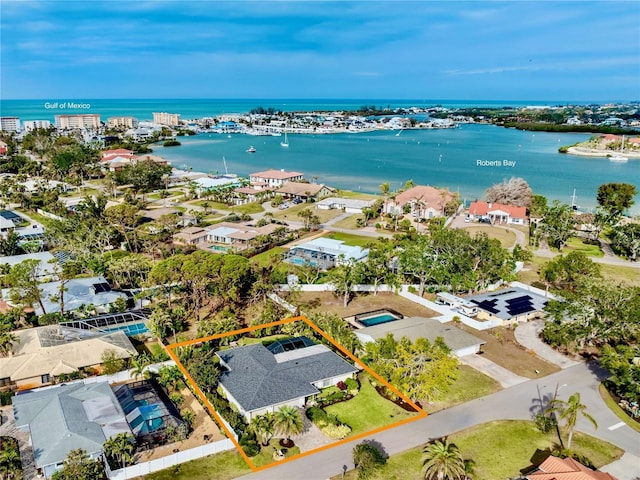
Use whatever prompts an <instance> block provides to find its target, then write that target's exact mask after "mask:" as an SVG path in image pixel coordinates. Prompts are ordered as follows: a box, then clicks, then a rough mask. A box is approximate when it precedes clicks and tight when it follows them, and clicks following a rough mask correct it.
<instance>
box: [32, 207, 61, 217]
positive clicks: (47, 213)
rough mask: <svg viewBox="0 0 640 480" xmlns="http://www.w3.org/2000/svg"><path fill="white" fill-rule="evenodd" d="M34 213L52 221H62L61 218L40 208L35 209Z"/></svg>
mask: <svg viewBox="0 0 640 480" xmlns="http://www.w3.org/2000/svg"><path fill="white" fill-rule="evenodd" d="M36 212H37V213H39V214H40V215H42V216H43V217H47V218H51V219H52V220H62V217H59V216H58V215H54V214H53V213H49V212H46V211H44V210H42V209H40V208H38V209H36Z"/></svg>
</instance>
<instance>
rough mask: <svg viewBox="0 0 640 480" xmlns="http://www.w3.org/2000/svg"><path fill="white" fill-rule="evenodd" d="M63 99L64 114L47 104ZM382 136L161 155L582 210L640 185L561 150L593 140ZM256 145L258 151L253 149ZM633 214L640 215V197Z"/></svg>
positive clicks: (23, 111) (204, 147)
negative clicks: (517, 191)
mask: <svg viewBox="0 0 640 480" xmlns="http://www.w3.org/2000/svg"><path fill="white" fill-rule="evenodd" d="M70 101H73V102H76V103H84V104H87V105H89V106H90V108H87V109H76V110H68V109H67V108H64V109H62V108H60V105H61V104H63V103H65V104H68V102H70ZM55 102H58V107H57V108H47V107H46V105H47V103H48V104H49V106H51V105H52V104H55ZM573 103H574V102H568V101H546V102H540V101H522V102H513V101H500V100H497V101H495V100H494V101H476V102H470V101H460V100H384V99H382V100H381V99H376V100H367V99H358V100H344V99H326V100H317V99H315V100H309V99H276V100H274V99H233V100H219V99H216V100H211V99H186V100H184V99H181V100H171V99H169V100H166V99H165V100H153V99H142V100H135V99H131V100H109V99H100V100H92V99H66V98H52V99H43V100H0V114H1V115H2V116H10V115H15V116H19V117H20V118H21V119H22V120H29V119H32V120H34V119H50V120H52V121H53V117H54V115H57V114H61V113H99V114H100V115H101V118H102V120H103V121H105V120H106V119H107V118H108V117H110V116H115V115H132V116H134V117H136V118H138V119H139V120H148V119H151V118H152V113H153V112H157V111H167V112H171V113H180V114H181V117H182V118H183V119H189V118H202V117H206V116H215V115H220V114H224V113H244V112H248V111H249V110H251V109H252V108H255V107H258V106H263V107H265V108H268V107H273V108H275V109H280V110H284V111H314V110H316V111H318V110H340V109H356V108H358V107H360V106H362V105H377V106H387V105H389V106H391V107H410V106H435V105H442V106H446V107H470V106H486V107H492V106H493V107H500V106H514V107H518V106H526V105H567V104H573ZM397 133H398V132H392V131H379V132H371V133H358V134H348V133H345V134H331V135H295V134H289V143H290V147H289V148H282V147H281V146H280V141H281V140H282V138H281V137H253V136H248V135H240V134H236V135H232V137H231V138H227V136H226V135H218V134H201V135H197V136H194V137H181V138H180V141H181V142H182V145H181V146H179V147H166V148H165V147H162V146H155V147H154V153H156V154H158V155H161V156H163V157H165V158H166V159H167V160H169V161H171V162H172V164H173V165H174V166H177V167H186V168H192V169H193V170H196V171H203V172H211V173H215V172H218V173H223V172H224V171H225V167H224V163H223V160H222V159H223V157H224V158H225V160H226V164H227V169H228V172H229V173H236V174H238V175H242V176H246V175H248V174H249V173H251V172H255V171H260V170H266V169H269V168H276V169H286V170H297V171H300V172H302V173H304V174H305V176H306V177H307V178H309V179H314V178H316V179H317V181H318V182H321V183H325V184H327V185H330V186H333V187H337V188H340V189H348V190H355V191H361V192H367V193H378V192H379V191H380V189H379V186H380V185H381V184H382V183H384V182H389V183H390V184H391V189H392V190H395V189H397V188H400V187H401V186H402V185H404V183H405V182H406V181H407V180H413V181H414V182H415V183H416V184H426V185H433V186H437V187H446V188H449V189H450V190H452V191H458V192H459V193H460V195H461V197H462V198H463V199H465V200H467V201H472V200H475V199H476V198H482V197H483V195H484V192H485V190H486V189H487V188H488V187H490V186H491V185H493V184H494V183H497V182H500V181H502V180H503V179H508V178H510V177H512V176H516V177H523V178H525V179H526V180H527V181H528V182H529V184H530V185H531V187H532V188H533V190H534V192H535V193H539V194H542V195H545V196H546V197H548V198H549V199H550V200H553V199H557V200H560V201H562V202H565V203H572V200H573V199H572V196H573V192H574V189H575V195H576V198H575V203H576V204H578V205H580V206H581V207H583V208H587V209H588V208H593V207H595V205H596V191H597V188H598V186H599V185H601V184H602V183H607V182H629V183H633V184H635V185H636V186H638V187H639V188H640V160H630V161H629V162H627V163H626V164H612V163H611V162H609V161H608V160H606V159H603V158H588V157H575V156H572V155H565V154H560V153H558V147H559V146H562V145H571V144H573V143H576V142H579V141H583V140H586V139H587V138H589V137H590V134H572V133H545V132H535V133H534V132H526V131H520V130H515V129H505V128H502V127H496V126H492V125H461V126H460V128H456V129H441V130H404V131H402V132H401V133H400V135H397ZM251 145H253V146H254V147H255V148H256V150H257V151H256V153H253V154H250V153H246V150H247V148H249V146H251ZM636 203H637V205H635V207H634V209H633V210H632V211H633V212H634V213H640V197H638V198H636Z"/></svg>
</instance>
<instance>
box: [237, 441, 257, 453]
mask: <svg viewBox="0 0 640 480" xmlns="http://www.w3.org/2000/svg"><path fill="white" fill-rule="evenodd" d="M241 447H242V450H244V453H246V454H247V456H248V457H255V456H256V455H258V454H259V453H260V445H258V442H256V441H253V442H249V443H246V444H244V445H241Z"/></svg>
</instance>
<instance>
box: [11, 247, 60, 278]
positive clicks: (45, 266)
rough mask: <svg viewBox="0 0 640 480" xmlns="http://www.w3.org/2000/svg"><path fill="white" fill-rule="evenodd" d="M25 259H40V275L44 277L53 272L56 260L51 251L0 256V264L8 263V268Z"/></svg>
mask: <svg viewBox="0 0 640 480" xmlns="http://www.w3.org/2000/svg"><path fill="white" fill-rule="evenodd" d="M25 260H39V261H40V277H46V276H49V275H53V274H54V269H55V263H56V262H57V261H58V260H57V259H56V257H54V256H53V255H52V254H51V252H36V253H26V254H24V255H9V256H8V257H0V265H9V268H11V267H13V266H14V265H18V264H19V263H22V262H24V261H25Z"/></svg>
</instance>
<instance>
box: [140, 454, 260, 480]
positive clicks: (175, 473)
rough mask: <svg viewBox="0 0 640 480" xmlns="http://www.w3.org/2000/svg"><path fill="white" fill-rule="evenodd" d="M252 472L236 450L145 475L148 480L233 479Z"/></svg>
mask: <svg viewBox="0 0 640 480" xmlns="http://www.w3.org/2000/svg"><path fill="white" fill-rule="evenodd" d="M248 473H251V469H250V468H249V465H247V462H245V460H244V458H243V457H242V455H240V453H238V452H237V451H236V450H230V451H228V452H222V453H218V454H216V455H210V456H208V457H204V458H200V459H198V460H193V461H191V462H187V463H183V464H182V465H177V466H175V467H170V468H167V469H165V470H160V471H159V472H156V473H150V474H149V475H145V477H144V478H145V479H146V480H231V479H233V478H236V477H239V476H241V475H246V474H248Z"/></svg>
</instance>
